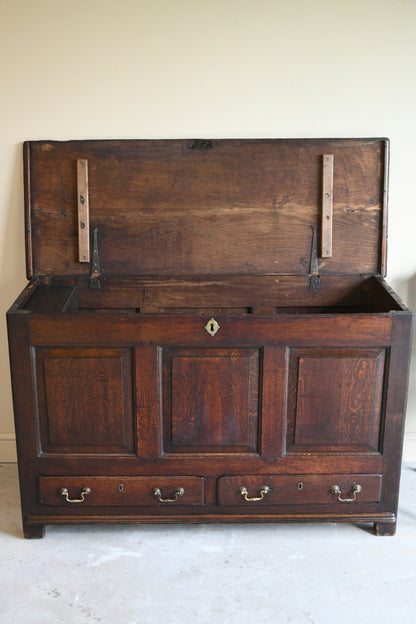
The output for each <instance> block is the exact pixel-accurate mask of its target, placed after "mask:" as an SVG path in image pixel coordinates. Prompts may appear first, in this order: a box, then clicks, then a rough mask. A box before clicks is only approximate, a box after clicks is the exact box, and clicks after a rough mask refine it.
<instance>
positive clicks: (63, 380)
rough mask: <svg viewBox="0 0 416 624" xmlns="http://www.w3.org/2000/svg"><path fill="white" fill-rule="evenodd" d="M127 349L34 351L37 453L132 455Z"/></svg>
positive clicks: (128, 351)
mask: <svg viewBox="0 0 416 624" xmlns="http://www.w3.org/2000/svg"><path fill="white" fill-rule="evenodd" d="M131 359H132V358H131V351H130V350H129V349H103V348H95V349H66V348H60V349H40V350H37V351H36V360H37V388H38V396H39V424H40V442H41V448H42V452H43V453H77V454H82V453H89V454H91V453H92V454H97V453H119V454H123V453H132V452H133V409H132V361H131Z"/></svg>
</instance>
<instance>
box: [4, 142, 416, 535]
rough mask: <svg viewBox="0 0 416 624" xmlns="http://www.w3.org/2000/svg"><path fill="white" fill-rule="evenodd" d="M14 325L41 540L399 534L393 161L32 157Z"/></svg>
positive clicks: (281, 148)
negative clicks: (388, 279) (278, 531)
mask: <svg viewBox="0 0 416 624" xmlns="http://www.w3.org/2000/svg"><path fill="white" fill-rule="evenodd" d="M24 168H25V204H26V250H27V274H28V278H29V280H30V282H29V284H28V286H27V287H26V288H25V290H24V291H23V292H22V294H21V295H20V296H19V298H18V299H17V301H16V302H15V304H14V305H13V306H12V307H11V308H10V310H9V312H8V315H7V319H8V330H9V343H10V359H11V370H12V384H13V398H14V412H15V422H16V437H17V447H18V461H19V476H20V487H21V501H22V513H23V527H24V534H25V536H26V537H41V536H42V535H43V533H44V526H45V525H47V524H66V523H71V524H85V523H130V522H141V523H143V522H151V523H153V522H164V523H166V522H254V521H255V522H260V521H262V522H264V521H267V522H268V521H271V522H278V521H284V522H286V521H288V522H291V521H308V522H310V521H336V522H338V521H353V522H371V523H374V526H375V531H376V533H377V534H379V535H392V534H394V531H395V525H396V513H397V498H398V489H399V477H400V463H401V449H402V439H403V423H404V412H405V402H406V387H407V377H408V362H409V348H410V334H411V325H412V314H411V313H410V312H409V310H408V309H407V308H406V306H405V305H404V304H403V303H402V302H401V301H400V300H399V298H398V297H397V296H396V295H395V293H394V292H393V291H392V290H391V288H390V287H389V286H388V285H387V284H386V283H385V281H384V279H383V277H384V276H385V272H386V239H387V236H386V219H387V177H388V141H387V140H385V139H342V140H328V139H325V140H295V139H291V140H218V141H209V140H161V141H159V140H148V141H139V140H131V141H130V140H120V141H68V142H54V141H39V142H38V141H36V142H28V143H25V145H24Z"/></svg>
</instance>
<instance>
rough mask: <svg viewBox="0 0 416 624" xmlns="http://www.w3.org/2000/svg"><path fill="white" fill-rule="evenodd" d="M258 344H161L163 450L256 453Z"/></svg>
mask: <svg viewBox="0 0 416 624" xmlns="http://www.w3.org/2000/svg"><path fill="white" fill-rule="evenodd" d="M260 356H261V353H260V350H259V349H200V348H194V349H181V348H176V349H164V357H163V450H164V452H165V453H166V452H167V453H259V432H260V420H261V414H260V400H259V385H260V384H259V371H260V359H261V357H260Z"/></svg>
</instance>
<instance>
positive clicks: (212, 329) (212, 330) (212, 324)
mask: <svg viewBox="0 0 416 624" xmlns="http://www.w3.org/2000/svg"><path fill="white" fill-rule="evenodd" d="M219 328H220V326H219V325H218V323H217V321H216V320H215V319H214V318H210V319H209V321H208V323H207V324H206V325H205V330H206V331H207V332H208V333H209V335H210V336H215V334H216V333H217V331H218V330H219Z"/></svg>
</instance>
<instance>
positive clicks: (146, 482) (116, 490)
mask: <svg viewBox="0 0 416 624" xmlns="http://www.w3.org/2000/svg"><path fill="white" fill-rule="evenodd" d="M203 486H204V479H203V478H202V477H176V476H175V477H39V502H40V504H41V505H59V506H61V505H64V506H71V505H74V506H75V505H77V506H80V505H85V506H105V505H127V506H130V505H134V506H140V505H152V506H154V505H156V506H176V505H180V506H182V505H202V503H203V491H204V490H203Z"/></svg>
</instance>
